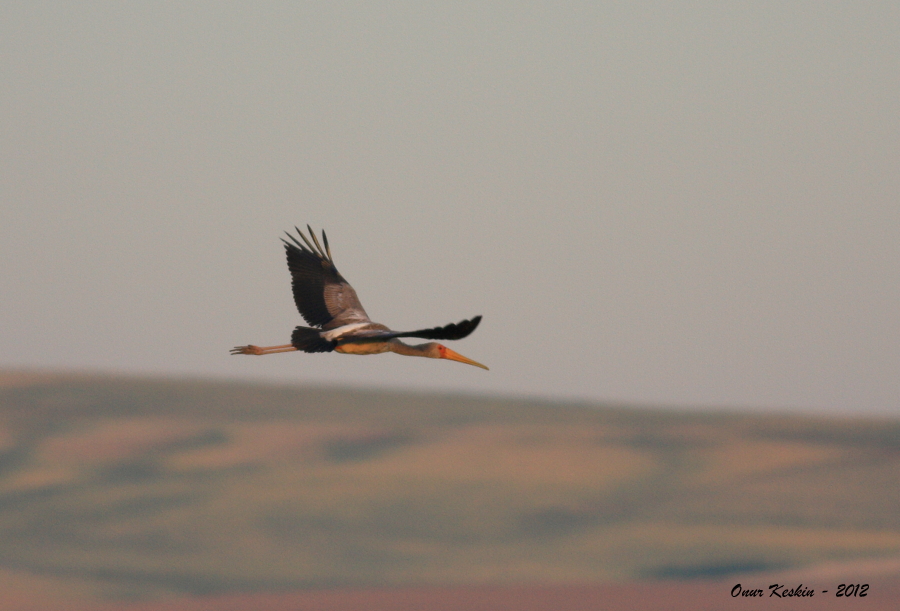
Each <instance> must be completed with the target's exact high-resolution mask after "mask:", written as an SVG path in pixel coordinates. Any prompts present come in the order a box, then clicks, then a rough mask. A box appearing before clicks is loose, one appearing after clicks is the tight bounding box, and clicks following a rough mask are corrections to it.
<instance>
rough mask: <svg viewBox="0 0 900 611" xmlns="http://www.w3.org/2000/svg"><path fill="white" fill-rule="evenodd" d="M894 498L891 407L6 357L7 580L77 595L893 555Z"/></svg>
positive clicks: (549, 576) (134, 596)
mask: <svg viewBox="0 0 900 611" xmlns="http://www.w3.org/2000/svg"><path fill="white" fill-rule="evenodd" d="M898 506H900V422H898V421H887V420H880V421H878V420H842V419H826V418H815V417H799V416H796V417H795V416H790V417H789V416H781V415H747V414H738V415H736V414H717V413H706V412H696V413H673V412H671V411H656V410H651V409H637V408H625V407H609V406H585V405H563V404H547V403H537V402H527V401H522V400H499V399H485V398H477V397H467V396H426V395H415V394H399V393H387V392H365V391H349V390H340V389H328V388H315V387H276V386H261V385H256V386H255V385H250V384H229V383H222V382H209V381H172V380H164V379H138V378H124V377H99V376H98V377H89V376H49V375H29V374H22V373H7V374H3V375H0V583H5V584H12V583H14V582H16V581H17V580H19V581H21V580H25V582H28V580H31V581H32V582H33V583H34V584H37V585H39V586H40V587H41V588H53V587H56V588H59V589H62V590H65V591H66V592H69V593H76V594H77V595H78V596H80V597H81V598H82V599H83V600H91V599H94V598H96V599H97V600H100V599H130V600H138V599H145V598H157V597H165V596H172V595H177V594H182V593H190V594H225V593H232V592H277V591H290V590H297V589H304V588H326V587H343V586H353V587H373V586H385V585H429V586H432V585H439V586H443V585H453V584H514V583H548V584H549V583H585V582H598V581H632V580H655V579H659V578H677V579H687V578H693V577H717V576H723V575H729V574H732V573H746V572H752V571H771V570H782V569H791V568H800V567H803V566H808V565H812V564H816V563H820V562H826V561H835V562H837V561H850V560H859V559H866V558H888V557H897V556H900V512H898V511H897V507H898ZM37 585H36V586H35V587H37Z"/></svg>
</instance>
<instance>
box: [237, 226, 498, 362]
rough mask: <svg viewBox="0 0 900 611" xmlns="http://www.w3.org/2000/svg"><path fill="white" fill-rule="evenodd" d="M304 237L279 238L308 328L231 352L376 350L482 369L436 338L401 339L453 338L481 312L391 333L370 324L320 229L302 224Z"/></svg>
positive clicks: (466, 331)
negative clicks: (280, 341)
mask: <svg viewBox="0 0 900 611" xmlns="http://www.w3.org/2000/svg"><path fill="white" fill-rule="evenodd" d="M306 228H307V229H308V230H309V238H307V237H306V236H305V235H303V232H302V231H301V230H300V229H298V228H296V227H295V229H297V233H298V234H299V236H300V238H301V239H302V240H303V243H301V242H300V241H299V240H298V239H297V238H296V237H294V236H293V235H291V234H290V233H288V234H287V236H288V237H289V238H290V240H291V241H290V242H288V241H287V240H285V239H284V238H282V239H281V241H282V242H284V249H285V251H286V252H287V263H288V269H290V271H291V288H292V289H293V292H294V303H296V304H297V309H298V310H299V311H300V314H301V315H302V316H303V318H304V320H306V322H307V323H309V324H310V325H312V326H311V327H297V328H296V329H294V332H293V333H292V334H291V343H290V344H284V345H283V346H265V347H261V346H253V345H249V346H236V347H235V348H232V349H231V354H256V355H261V354H275V353H276V352H292V351H294V350H301V351H303V352H331V351H332V350H333V351H335V352H340V353H342V354H381V353H382V352H393V353H395V354H402V355H404V356H427V357H429V358H433V359H449V360H451V361H457V362H460V363H466V364H467V365H474V366H475V367H481V368H482V369H487V367H485V366H484V365H482V364H481V363H478V362H476V361H473V360H472V359H469V358H466V357H464V356H463V355H461V354H458V353H456V352H454V351H453V350H450V349H449V348H447V347H446V346H443V345H441V344H438V343H436V342H428V343H427V344H417V345H415V346H410V345H409V344H404V343H403V342H402V341H400V339H399V338H401V337H418V338H422V339H432V340H434V339H440V340H453V339H462V338H464V337H466V336H467V335H469V334H470V333H471V332H472V331H474V330H475V327H477V326H478V323H480V322H481V316H476V317H474V318H472V319H470V320H463V321H462V322H458V323H455V324H452V323H451V324H449V325H446V326H443V327H434V328H433V329H422V330H419V331H391V330H390V329H389V328H387V327H386V326H384V325H382V324H379V323H377V322H372V320H371V319H370V318H369V315H368V314H366V311H365V310H364V309H363V307H362V304H361V303H360V302H359V298H358V297H357V296H356V291H354V290H353V287H352V286H350V283H349V282H347V281H346V280H344V277H343V276H341V274H340V272H339V271H338V270H337V268H336V267H335V266H334V260H333V259H332V258H331V249H330V248H329V247H328V238H327V237H326V236H325V232H324V231H322V243H324V244H325V247H324V248H322V245H321V244H320V243H319V240H318V238H316V234H315V233H314V232H313V230H312V228H311V227H310V226H309V225H307V226H306Z"/></svg>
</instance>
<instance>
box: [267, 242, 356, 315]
mask: <svg viewBox="0 0 900 611" xmlns="http://www.w3.org/2000/svg"><path fill="white" fill-rule="evenodd" d="M306 228H307V229H308V230H309V234H310V236H311V237H312V240H313V241H312V242H310V240H309V238H307V237H306V236H305V235H303V232H302V231H300V229H299V228H296V227H295V229H297V234H298V235H299V236H300V238H301V239H302V240H303V243H301V242H300V240H298V239H297V238H296V237H295V236H294V235H292V234H290V233H289V234H287V236H288V238H290V240H291V241H290V242H288V241H287V240H285V239H284V238H282V239H281V241H282V242H284V249H285V253H286V254H287V264H288V269H289V270H290V272H291V289H292V291H293V294H294V303H295V304H296V305H297V310H299V311H300V314H301V315H302V316H303V318H304V320H306V322H307V323H309V324H310V325H312V326H314V327H324V328H332V327H337V326H340V325H342V324H347V323H348V322H358V321H363V320H368V316H367V315H366V313H365V310H363V308H362V305H361V304H360V303H359V299H358V298H357V297H356V291H354V290H353V287H351V286H350V283H349V282H347V281H346V280H345V279H344V277H343V276H341V273H340V272H339V271H338V270H337V267H335V265H334V261H333V260H332V258H331V249H330V248H329V247H328V238H326V237H325V232H324V231H323V232H322V240H323V241H324V242H325V248H324V249H323V248H322V246H321V245H320V244H319V240H318V239H317V238H316V235H315V233H314V232H313V230H312V228H310V227H309V225H307V226H306ZM326 289H327V291H326ZM326 293H327V295H326Z"/></svg>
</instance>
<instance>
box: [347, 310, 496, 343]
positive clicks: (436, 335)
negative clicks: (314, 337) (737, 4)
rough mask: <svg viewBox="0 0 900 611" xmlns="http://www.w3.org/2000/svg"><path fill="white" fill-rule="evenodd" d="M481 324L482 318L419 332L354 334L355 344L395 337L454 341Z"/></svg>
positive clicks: (364, 332)
mask: <svg viewBox="0 0 900 611" xmlns="http://www.w3.org/2000/svg"><path fill="white" fill-rule="evenodd" d="M480 322H481V316H476V317H474V318H472V319H471V320H463V321H460V322H457V323H450V324H449V325H445V326H443V327H434V328H433V329H421V330H419V331H360V332H359V333H354V334H353V341H354V342H380V341H384V340H387V339H393V338H395V337H419V338H422V339H443V340H454V339H462V338H464V337H467V336H468V335H469V334H471V333H472V331H474V330H475V328H476V327H477V326H478V323H480Z"/></svg>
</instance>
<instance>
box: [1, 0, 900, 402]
mask: <svg viewBox="0 0 900 611" xmlns="http://www.w3.org/2000/svg"><path fill="white" fill-rule="evenodd" d="M898 32H900V4H898V3H897V2H896V1H893V2H888V1H885V2H867V3H850V2H826V1H821V0H817V1H815V2H812V1H810V2H789V3H784V2H760V1H753V2H651V3H636V2H630V1H629V2H583V3H560V2H546V3H535V2H530V3H522V2H496V3H489V4H487V3H462V2H452V3H450V2H447V3H440V5H438V6H436V5H435V3H420V2H408V3H404V2H385V3H374V2H357V3H331V2H330V3H294V2H273V3H265V4H264V3H257V2H254V3H225V2H189V3H170V2H166V3H162V2H144V3H121V2H104V3H100V2H73V3H68V4H66V3H58V2H51V3H40V2H32V1H29V2H4V3H2V5H0V57H2V60H0V206H2V208H0V214H2V216H0V256H2V261H3V263H2V268H0V274H2V275H0V349H2V350H0V367H4V368H7V367H65V368H79V369H100V370H108V371H122V372H135V373H167V374H169V373H171V374H179V375H203V376H215V377H220V378H231V379H269V380H279V381H290V382H297V383H347V384H352V385H355V386H372V385H378V386H382V385H384V386H390V387H400V388H418V389H439V390H450V391H467V392H469V391H471V392H490V393H503V394H509V393H515V394H528V395H539V396H546V397H557V398H587V399H591V400H601V401H606V400H613V401H628V402H635V403H650V404H662V405H673V406H681V405H701V406H710V407H715V406H734V407H761V408H797V409H823V410H829V411H842V412H856V411H870V412H882V413H897V412H898V411H900V35H898ZM306 223H310V224H312V226H313V227H315V228H322V227H324V228H325V229H326V230H327V232H328V235H329V238H330V242H331V247H332V252H333V254H334V257H335V261H336V263H337V266H338V269H340V271H341V272H342V273H343V275H344V276H345V277H346V278H347V279H348V280H349V281H350V282H351V283H352V284H353V285H354V287H355V288H356V290H357V292H358V293H359V295H360V298H361V300H362V302H363V304H364V306H365V307H366V310H367V311H368V313H369V314H370V315H371V316H372V317H373V319H374V320H376V321H379V322H383V323H385V324H387V325H389V326H391V327H393V328H397V329H414V328H421V327H430V326H434V325H441V324H445V323H449V322H455V321H458V320H460V319H463V318H468V317H470V316H473V315H475V314H482V315H484V321H483V322H482V324H481V327H480V328H479V329H478V330H477V331H476V332H475V334H473V335H472V336H471V337H469V338H467V339H466V340H463V341H461V342H454V343H453V344H451V347H453V348H454V349H456V350H458V351H459V352H461V353H462V354H464V355H466V356H468V357H471V358H473V359H476V360H478V361H481V362H483V363H486V364H487V365H489V366H490V367H491V371H490V372H485V371H483V370H481V369H478V368H475V367H466V366H463V365H459V364H456V363H450V362H440V361H432V360H427V359H412V358H405V357H398V356H396V355H382V356H378V357H367V358H360V357H354V356H344V355H337V354H326V355H305V354H281V355H273V356H267V357H261V358H257V357H253V358H251V357H234V356H229V354H228V350H229V349H230V348H231V347H232V346H234V345H237V344H246V343H255V344H260V345H269V344H281V343H286V342H287V341H289V338H290V332H291V330H292V328H293V327H294V326H295V325H297V324H302V323H301V319H300V317H299V315H298V314H297V312H296V310H295V309H294V306H293V302H292V299H291V294H290V287H289V276H288V272H287V268H286V265H285V262H284V253H283V248H282V246H281V243H280V242H279V236H280V235H281V234H282V232H283V231H284V230H286V229H290V228H291V227H293V226H294V225H300V226H304V225H305V224H306Z"/></svg>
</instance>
